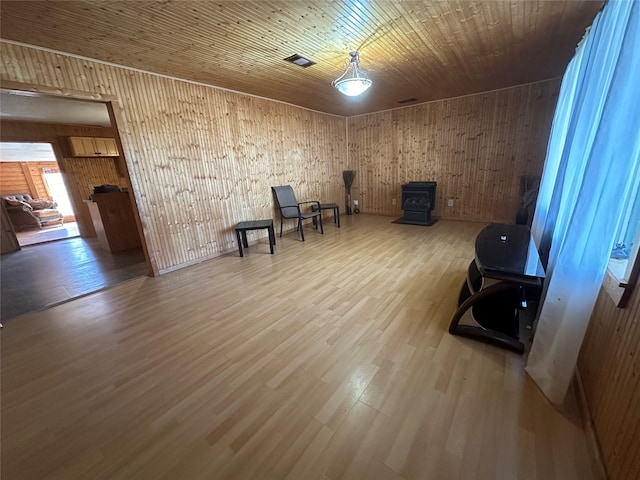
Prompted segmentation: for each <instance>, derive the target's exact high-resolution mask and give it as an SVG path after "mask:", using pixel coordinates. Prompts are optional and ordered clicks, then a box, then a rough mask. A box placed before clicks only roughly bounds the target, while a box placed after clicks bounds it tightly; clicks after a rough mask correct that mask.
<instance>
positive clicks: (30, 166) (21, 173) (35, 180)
mask: <svg viewBox="0 0 640 480" xmlns="http://www.w3.org/2000/svg"><path fill="white" fill-rule="evenodd" d="M44 169H47V170H48V171H49V172H58V171H60V170H59V168H58V164H57V163H56V162H3V161H2V160H1V159H0V195H12V194H16V193H28V194H29V195H31V197H32V198H46V199H49V200H51V199H52V198H51V192H50V191H49V188H48V187H47V183H46V182H45V179H44Z"/></svg>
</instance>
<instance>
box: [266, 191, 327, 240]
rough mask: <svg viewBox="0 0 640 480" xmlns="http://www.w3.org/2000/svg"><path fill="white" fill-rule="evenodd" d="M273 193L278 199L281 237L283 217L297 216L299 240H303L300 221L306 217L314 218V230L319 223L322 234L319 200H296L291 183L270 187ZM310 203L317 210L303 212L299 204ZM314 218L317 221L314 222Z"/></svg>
mask: <svg viewBox="0 0 640 480" xmlns="http://www.w3.org/2000/svg"><path fill="white" fill-rule="evenodd" d="M271 190H273V193H274V194H275V196H276V200H277V201H278V208H279V209H280V237H282V222H283V220H284V219H285V218H297V219H298V232H300V240H302V241H303V242H304V231H303V230H302V221H303V220H307V219H312V220H314V225H315V227H316V230H317V229H318V223H319V224H320V233H322V234H324V228H323V227H322V210H320V202H319V201H315V200H314V201H308V202H298V200H297V199H296V195H295V193H293V188H291V185H282V186H279V187H271ZM306 204H312V205H315V206H316V207H317V211H315V212H313V211H309V212H306V211H305V212H303V211H302V208H300V206H301V205H306ZM316 220H317V221H318V222H317V223H316Z"/></svg>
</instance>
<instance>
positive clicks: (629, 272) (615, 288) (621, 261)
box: [604, 182, 640, 307]
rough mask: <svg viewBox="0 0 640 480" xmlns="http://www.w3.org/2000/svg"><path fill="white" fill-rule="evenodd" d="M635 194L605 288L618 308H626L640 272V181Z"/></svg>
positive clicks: (620, 233) (627, 210)
mask: <svg viewBox="0 0 640 480" xmlns="http://www.w3.org/2000/svg"><path fill="white" fill-rule="evenodd" d="M633 188H634V189H635V191H633V192H632V193H631V198H632V199H633V200H632V201H631V202H629V204H628V205H627V209H626V210H625V213H624V216H623V219H622V222H621V224H620V228H619V230H618V232H617V233H616V237H615V238H616V240H615V244H614V247H613V251H612V252H611V258H610V259H609V266H608V269H607V273H606V274H605V280H604V287H605V290H606V291H607V292H608V293H609V295H610V296H611V298H612V299H613V301H614V302H615V303H616V305H617V306H618V307H624V306H625V305H626V302H627V300H628V298H629V296H630V295H631V291H632V290H633V287H634V286H635V284H636V282H637V281H638V275H639V273H640V255H639V247H640V182H636V184H635V186H634V187H633Z"/></svg>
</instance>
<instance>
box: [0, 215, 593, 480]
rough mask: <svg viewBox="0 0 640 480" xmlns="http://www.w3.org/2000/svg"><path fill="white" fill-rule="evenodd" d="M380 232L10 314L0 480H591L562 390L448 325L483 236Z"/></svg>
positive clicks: (346, 235) (455, 226) (333, 232)
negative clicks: (559, 396)
mask: <svg viewBox="0 0 640 480" xmlns="http://www.w3.org/2000/svg"><path fill="white" fill-rule="evenodd" d="M391 220H393V219H392V218H389V217H379V216H366V215H357V216H343V223H342V228H340V229H337V228H335V226H334V225H333V224H331V223H329V222H326V223H327V225H326V227H325V235H320V234H319V233H316V232H315V231H313V230H312V229H311V228H309V229H307V232H306V233H307V234H306V238H307V241H306V242H305V243H302V242H299V241H298V240H297V237H296V235H295V234H294V233H293V232H292V233H289V234H285V236H284V238H282V239H280V238H279V237H278V238H277V245H276V253H275V255H269V253H268V252H269V247H268V242H267V240H266V238H261V239H260V242H259V243H258V244H257V245H251V246H250V248H249V249H248V250H247V251H246V252H245V257H244V258H240V257H238V254H237V252H234V253H231V254H228V255H226V256H224V257H220V258H217V259H214V260H211V261H208V262H204V263H201V264H199V265H196V266H193V267H189V268H186V269H182V270H178V271H175V272H173V273H169V274H166V275H163V276H160V277H156V278H150V277H142V278H138V279H135V280H132V281H130V282H128V283H125V284H122V285H120V286H117V287H115V288H111V289H108V290H105V291H102V292H99V293H97V294H93V295H91V296H88V297H84V298H81V299H78V300H74V301H72V302H69V303H66V304H63V305H59V306H57V307H54V308H52V309H49V310H46V311H43V312H38V313H34V314H28V315H25V316H23V317H19V318H17V319H15V320H14V321H12V322H9V323H8V324H7V325H5V328H4V329H3V330H2V333H1V334H0V335H2V478H7V479H65V480H67V479H74V478H82V479H94V478H98V479H124V478H140V479H248V478H256V479H258V478H259V479H285V478H286V479H304V480H307V479H339V478H345V479H359V478H362V479H367V480H369V479H396V480H399V479H438V480H446V479H480V480H484V479H487V480H488V479H505V480H511V479H527V480H529V479H540V480H552V479H558V480H571V479H580V480H590V479H598V478H600V477H599V473H598V472H599V470H598V468H597V464H596V463H595V462H594V461H593V460H592V458H591V456H590V455H589V450H588V448H587V441H586V437H585V433H584V430H583V427H582V423H581V420H580V416H579V414H578V410H577V408H576V404H575V399H574V397H573V395H570V396H569V399H568V401H567V403H566V405H565V406H564V408H562V409H556V408H554V407H552V406H551V405H550V404H549V403H548V402H547V401H546V400H545V398H544V397H543V396H542V394H541V393H540V392H539V391H538V390H537V389H536V387H535V386H534V385H533V383H532V382H531V380H530V379H529V378H528V377H527V375H526V374H525V373H524V370H523V365H524V357H521V356H519V355H517V354H514V353H511V352H507V351H505V350H502V349H499V348H497V347H493V346H490V345H485V344H483V343H480V342H476V341H473V340H468V339H463V338H459V337H453V336H451V335H449V334H448V333H447V327H448V323H449V319H450V317H451V315H452V314H453V312H454V309H455V304H456V300H457V296H458V292H459V288H460V285H461V283H462V281H463V279H464V278H465V273H466V269H467V266H468V263H469V261H470V260H471V259H472V257H473V244H474V239H475V236H476V235H477V233H478V232H479V231H480V230H481V229H482V228H483V226H484V224H479V223H470V222H455V221H440V222H438V223H436V224H435V225H434V226H432V227H419V226H412V225H398V224H393V223H391Z"/></svg>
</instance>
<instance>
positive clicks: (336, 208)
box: [311, 203, 340, 228]
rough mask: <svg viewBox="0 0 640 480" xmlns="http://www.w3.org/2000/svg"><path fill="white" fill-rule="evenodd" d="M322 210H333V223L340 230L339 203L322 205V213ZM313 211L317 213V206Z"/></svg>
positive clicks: (314, 220)
mask: <svg viewBox="0 0 640 480" xmlns="http://www.w3.org/2000/svg"><path fill="white" fill-rule="evenodd" d="M322 210H333V223H337V224H338V228H340V207H339V206H338V204H337V203H321V204H320V211H322ZM311 211H312V212H317V211H318V207H317V206H316V205H313V206H312V207H311ZM315 224H316V219H315V218H314V219H313V225H314V226H315Z"/></svg>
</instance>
